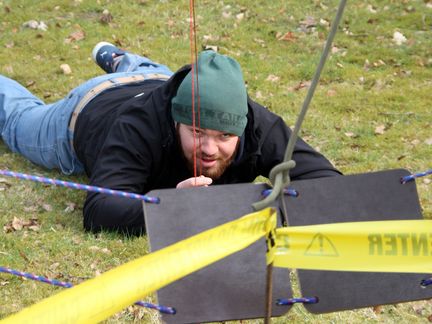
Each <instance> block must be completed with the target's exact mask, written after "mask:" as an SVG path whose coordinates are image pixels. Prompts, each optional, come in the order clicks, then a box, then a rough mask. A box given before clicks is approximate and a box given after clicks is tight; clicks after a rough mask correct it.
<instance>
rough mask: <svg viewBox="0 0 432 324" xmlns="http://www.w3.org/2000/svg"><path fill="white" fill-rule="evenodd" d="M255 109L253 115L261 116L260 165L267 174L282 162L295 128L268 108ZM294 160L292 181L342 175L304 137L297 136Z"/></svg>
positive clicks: (259, 119) (261, 169) (261, 170)
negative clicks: (292, 128) (291, 127)
mask: <svg viewBox="0 0 432 324" xmlns="http://www.w3.org/2000/svg"><path fill="white" fill-rule="evenodd" d="M254 111H255V113H256V115H255V116H254V117H255V118H256V119H258V121H257V122H258V123H259V124H260V131H261V132H262V133H261V141H260V146H261V156H260V159H259V161H260V162H259V168H260V173H261V174H262V175H266V176H267V175H268V174H269V172H270V170H271V169H272V168H273V167H274V166H275V165H277V164H279V163H281V162H282V161H283V158H284V155H285V150H286V147H287V144H288V141H289V138H290V136H291V134H292V131H291V129H290V128H289V127H288V126H287V125H286V124H285V122H284V121H283V120H282V118H281V117H279V116H277V115H275V114H273V113H272V112H270V111H268V110H267V109H265V108H263V107H256V106H255V109H254ZM292 159H293V160H294V161H295V162H296V166H295V168H293V169H292V170H291V171H290V176H291V179H292V180H302V179H312V178H321V177H329V176H338V175H341V172H340V171H338V170H337V169H336V168H335V167H334V166H333V165H332V164H331V163H330V161H329V160H328V159H327V158H325V157H324V156H323V155H322V154H321V153H319V152H317V151H316V150H314V149H313V148H312V147H311V146H310V145H309V144H307V143H306V142H305V141H303V140H302V139H301V138H298V139H297V142H296V144H295V147H294V152H293V155H292Z"/></svg>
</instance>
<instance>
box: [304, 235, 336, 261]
mask: <svg viewBox="0 0 432 324" xmlns="http://www.w3.org/2000/svg"><path fill="white" fill-rule="evenodd" d="M304 255H309V256H330V257H337V256H339V253H338V251H337V250H336V248H335V246H334V245H333V243H332V241H330V239H329V238H328V237H326V236H324V235H322V234H321V233H318V234H316V235H315V236H314V237H313V238H312V241H311V242H310V243H309V245H308V247H307V248H306V251H305V253H304Z"/></svg>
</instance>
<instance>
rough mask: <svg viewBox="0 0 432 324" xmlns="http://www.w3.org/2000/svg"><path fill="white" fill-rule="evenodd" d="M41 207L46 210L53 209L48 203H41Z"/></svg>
mask: <svg viewBox="0 0 432 324" xmlns="http://www.w3.org/2000/svg"><path fill="white" fill-rule="evenodd" d="M42 209H43V210H45V211H47V212H50V211H52V210H53V208H52V206H51V205H50V204H42Z"/></svg>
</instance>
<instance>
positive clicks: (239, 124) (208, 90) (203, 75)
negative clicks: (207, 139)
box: [171, 51, 248, 136]
mask: <svg viewBox="0 0 432 324" xmlns="http://www.w3.org/2000/svg"><path fill="white" fill-rule="evenodd" d="M198 83H199V84H198V89H199V97H200V107H199V110H200V114H199V116H200V121H198V100H197V90H196V89H197V87H196V78H195V82H194V84H195V92H194V94H195V125H196V126H197V127H198V125H199V126H200V127H201V128H208V129H212V130H218V131H221V132H226V133H230V134H234V135H237V136H241V135H242V134H243V132H244V130H245V127H246V123H247V118H246V115H247V112H248V106H247V95H246V87H245V84H244V81H243V75H242V71H241V68H240V65H239V63H238V62H237V61H235V60H234V59H232V58H230V57H228V56H225V55H221V54H218V53H216V52H213V51H204V52H202V53H201V54H200V55H199V58H198ZM171 114H172V117H173V119H174V120H175V121H177V122H179V123H182V124H186V125H192V78H191V72H189V74H188V75H187V76H186V77H185V78H184V80H183V81H182V83H181V84H180V86H179V88H178V91H177V94H176V96H175V97H174V98H173V99H172V109H171Z"/></svg>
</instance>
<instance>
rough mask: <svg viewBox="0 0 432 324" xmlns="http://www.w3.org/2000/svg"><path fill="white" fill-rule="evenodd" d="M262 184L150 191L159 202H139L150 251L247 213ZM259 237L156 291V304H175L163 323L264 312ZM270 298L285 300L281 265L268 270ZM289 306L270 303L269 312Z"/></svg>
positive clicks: (252, 315) (262, 254) (286, 275)
mask: <svg viewBox="0 0 432 324" xmlns="http://www.w3.org/2000/svg"><path fill="white" fill-rule="evenodd" d="M266 188H267V186H266V185H265V184H235V185H223V186H210V187H206V188H191V189H181V190H178V189H166V190H154V191H151V192H149V193H148V195H149V196H157V197H159V198H160V199H161V203H160V204H158V205H155V204H145V205H144V216H145V222H146V228H147V234H148V238H149V242H150V247H151V250H152V251H157V250H159V249H161V248H163V247H165V246H168V245H171V244H173V243H176V242H178V241H180V240H183V239H185V238H187V237H190V236H192V235H195V234H198V233H200V232H202V231H204V230H207V229H210V228H213V227H215V226H218V225H221V224H224V223H226V222H229V221H231V220H234V219H237V218H239V217H241V216H243V215H245V214H249V213H251V212H253V209H252V206H251V204H252V203H254V202H256V201H258V200H260V199H262V197H261V192H262V191H263V190H264V189H266ZM265 251H266V246H265V240H264V239H261V240H259V241H257V242H255V243H254V244H253V245H251V246H249V247H248V248H246V249H245V250H243V251H240V252H237V253H235V254H233V255H231V256H229V257H227V258H225V259H223V260H220V261H218V262H216V263H215V264H212V265H210V266H208V267H206V268H204V269H201V270H199V271H197V272H195V273H193V274H191V275H189V276H187V277H185V278H182V279H180V280H178V281H176V282H174V283H173V284H170V285H168V286H167V287H165V288H162V289H160V290H159V291H158V292H157V297H158V302H159V303H160V304H162V305H165V306H172V307H175V308H176V310H177V314H176V315H162V319H163V321H164V322H167V323H198V322H200V323H202V322H214V321H227V320H235V319H248V318H262V317H264V316H265V311H264V309H265V275H266V261H265ZM273 272H274V273H273V282H274V288H273V290H274V293H273V296H274V298H273V302H274V301H275V300H276V297H278V298H279V297H281V296H282V297H284V298H291V297H292V290H291V286H290V281H289V272H288V270H287V269H282V268H275V269H274V270H273ZM289 309H290V306H283V307H273V313H272V316H280V315H283V314H285V313H286V312H287V311H288V310H289Z"/></svg>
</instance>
